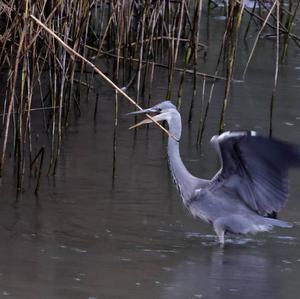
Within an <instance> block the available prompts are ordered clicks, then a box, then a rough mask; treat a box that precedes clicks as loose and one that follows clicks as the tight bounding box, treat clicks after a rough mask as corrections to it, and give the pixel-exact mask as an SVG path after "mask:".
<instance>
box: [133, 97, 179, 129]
mask: <svg viewBox="0 0 300 299" xmlns="http://www.w3.org/2000/svg"><path fill="white" fill-rule="evenodd" d="M174 112H176V113H178V112H177V109H176V106H175V105H174V104H172V103H171V102H170V101H164V102H161V103H159V104H157V105H155V106H153V107H151V108H147V109H144V110H140V111H134V112H130V113H128V115H137V114H151V116H152V119H154V120H156V121H164V120H166V121H168V122H169V121H170V120H171V118H172V115H173V114H174ZM152 114H153V115H152ZM152 119H150V118H146V119H144V120H142V121H141V122H139V123H137V124H135V125H134V126H132V127H130V129H133V128H136V127H139V126H141V125H144V124H149V123H152V122H153V121H152Z"/></svg>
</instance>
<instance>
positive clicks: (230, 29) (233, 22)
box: [219, 1, 245, 133]
mask: <svg viewBox="0 0 300 299" xmlns="http://www.w3.org/2000/svg"><path fill="white" fill-rule="evenodd" d="M229 3H230V2H229ZM244 6H245V2H244V1H243V2H242V3H238V2H231V5H229V7H228V8H229V18H228V21H227V28H226V32H225V35H226V37H225V39H226V40H227V41H228V47H227V50H228V55H227V65H226V83H225V95H224V99H223V104H222V110H221V117H220V123H219V133H222V132H223V130H224V127H225V112H226V109H227V103H228V99H229V92H230V87H231V81H232V74H233V67H234V62H235V58H236V49H237V44H238V34H239V30H240V25H241V21H242V15H243V11H244ZM236 11H237V13H235V12H236Z"/></svg>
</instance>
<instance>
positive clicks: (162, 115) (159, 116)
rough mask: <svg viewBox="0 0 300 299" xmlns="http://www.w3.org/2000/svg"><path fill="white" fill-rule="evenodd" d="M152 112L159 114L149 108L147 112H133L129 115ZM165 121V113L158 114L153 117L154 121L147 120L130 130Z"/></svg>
mask: <svg viewBox="0 0 300 299" xmlns="http://www.w3.org/2000/svg"><path fill="white" fill-rule="evenodd" d="M151 112H152V113H153V112H157V110H156V109H153V108H149V109H145V110H142V111H135V112H131V113H128V114H141V113H151ZM164 119H165V113H161V114H157V115H154V116H152V119H150V118H146V119H144V120H142V121H140V122H139V123H137V124H135V125H133V126H131V127H130V128H129V130H131V129H134V128H137V127H139V126H141V125H145V124H151V123H153V121H157V122H158V121H161V120H164Z"/></svg>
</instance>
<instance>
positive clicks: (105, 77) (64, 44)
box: [30, 15, 177, 140]
mask: <svg viewBox="0 0 300 299" xmlns="http://www.w3.org/2000/svg"><path fill="white" fill-rule="evenodd" d="M30 17H31V18H32V19H33V20H34V21H35V22H36V23H37V24H38V25H39V26H41V27H42V28H43V29H44V30H46V31H47V32H48V33H49V34H50V35H51V36H52V37H53V38H55V39H56V40H57V41H58V42H59V43H60V44H61V45H62V46H63V47H64V48H65V49H66V50H67V51H68V52H69V53H70V54H71V56H76V57H77V58H80V59H82V60H83V61H84V62H85V63H86V64H87V65H88V66H90V67H91V68H92V70H93V71H94V72H96V73H97V74H98V75H100V76H101V77H102V79H104V80H105V81H106V82H107V83H109V85H111V86H112V87H113V88H114V89H115V90H116V91H117V92H118V93H120V94H121V95H122V96H123V97H125V98H126V99H127V100H128V101H129V102H130V103H131V104H133V105H134V106H135V107H136V108H138V109H139V110H143V109H142V107H141V106H140V105H138V104H137V103H136V102H135V101H134V100H133V99H132V98H131V97H130V96H129V95H128V94H126V93H125V92H124V91H123V90H122V89H121V88H119V87H118V86H117V85H116V84H115V83H114V82H113V81H111V80H110V79H109V78H108V77H107V76H106V75H105V74H104V73H103V72H102V71H101V70H100V69H99V68H97V67H96V66H95V65H94V64H93V63H92V62H90V61H89V60H88V59H86V58H85V57H83V56H82V55H81V54H79V53H78V52H76V51H75V50H73V49H72V48H71V47H70V46H69V45H67V44H66V43H65V42H64V41H63V40H62V39H61V38H60V37H59V36H58V35H56V34H55V33H54V32H53V31H52V30H51V29H49V28H48V27H47V26H45V25H44V24H43V23H42V22H41V21H40V20H38V19H37V18H36V17H35V16H33V15H30ZM73 59H74V57H73ZM146 116H147V117H148V118H149V119H150V120H151V121H152V122H153V123H155V124H156V125H157V126H158V127H160V129H162V130H163V131H164V132H165V133H166V134H167V135H168V136H170V137H172V138H174V139H175V140H177V139H176V137H175V136H173V135H171V134H170V133H169V131H168V130H167V129H166V128H164V127H163V126H162V125H161V124H160V123H158V122H157V121H156V120H155V119H153V117H151V116H150V115H149V114H146Z"/></svg>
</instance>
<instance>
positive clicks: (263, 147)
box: [129, 101, 300, 246]
mask: <svg viewBox="0 0 300 299" xmlns="http://www.w3.org/2000/svg"><path fill="white" fill-rule="evenodd" d="M141 113H154V114H155V115H154V116H152V117H153V119H155V120H156V121H164V120H165V121H167V123H168V127H169V132H170V136H169V137H168V159H169V168H170V171H171V173H172V177H173V179H174V182H175V184H176V186H177V188H178V190H179V192H180V195H181V197H182V200H183V204H184V206H185V207H186V208H187V209H188V210H189V212H190V213H191V214H192V215H193V216H194V217H196V218H200V219H202V220H204V221H205V222H208V223H209V224H211V225H212V226H213V228H214V231H215V233H216V234H217V236H218V239H219V242H220V244H221V246H223V245H224V236H225V234H226V233H227V232H229V233H233V234H247V233H257V232H263V231H269V230H271V229H272V228H273V227H274V226H277V227H283V228H289V227H292V225H291V224H289V223H287V222H285V221H282V220H278V219H275V218H276V217H274V215H277V213H278V212H279V211H280V210H281V208H282V207H283V206H284V204H285V203H286V201H287V197H288V170H289V169H290V168H292V167H299V166H300V148H299V147H298V146H297V145H293V144H290V143H286V142H283V141H280V140H277V139H274V138H270V137H264V136H261V135H258V134H257V133H255V132H254V131H250V132H248V131H237V132H234V131H233V132H225V133H222V134H221V135H217V136H214V137H213V138H212V139H211V143H212V145H213V146H214V148H215V149H216V151H217V153H218V156H219V159H220V162H221V168H220V170H219V171H218V172H217V173H216V175H215V176H214V177H213V178H212V179H210V180H206V179H201V178H198V177H195V176H193V175H192V174H191V173H190V172H189V171H188V170H187V168H186V167H185V165H184V163H183V162H182V159H181V157H180V151H179V141H180V137H181V131H182V123H181V116H180V113H179V112H178V110H177V109H176V107H175V106H174V105H173V104H172V103H171V102H170V101H164V102H162V103H160V104H157V105H155V106H153V107H152V108H148V109H145V110H142V111H136V112H131V113H129V114H141ZM151 122H152V121H151V120H150V119H145V120H143V121H141V122H139V123H138V124H136V125H135V126H133V127H137V126H140V125H142V124H146V123H151ZM272 216H273V217H272Z"/></svg>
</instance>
